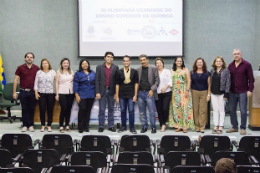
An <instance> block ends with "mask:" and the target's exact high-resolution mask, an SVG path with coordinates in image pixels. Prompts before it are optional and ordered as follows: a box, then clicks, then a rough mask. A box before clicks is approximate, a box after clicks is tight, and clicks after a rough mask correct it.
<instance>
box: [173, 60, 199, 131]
mask: <svg viewBox="0 0 260 173" xmlns="http://www.w3.org/2000/svg"><path fill="white" fill-rule="evenodd" d="M171 74H172V84H173V85H172V99H171V102H170V110H169V127H175V128H177V129H176V132H179V131H181V130H183V133H187V131H188V128H190V129H192V130H194V120H193V110H192V98H191V93H190V83H191V78H190V72H189V70H188V69H187V68H185V65H184V61H183V59H182V57H177V58H176V59H175V61H174V63H173V68H172V70H171Z"/></svg>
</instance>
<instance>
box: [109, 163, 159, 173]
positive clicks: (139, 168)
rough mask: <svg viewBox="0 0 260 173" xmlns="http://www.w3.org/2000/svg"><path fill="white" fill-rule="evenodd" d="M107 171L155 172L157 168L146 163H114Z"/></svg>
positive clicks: (120, 172) (114, 172)
mask: <svg viewBox="0 0 260 173" xmlns="http://www.w3.org/2000/svg"><path fill="white" fill-rule="evenodd" d="M109 173H157V170H156V168H154V167H153V166H151V165H146V164H139V165H133V164H116V165H114V166H112V168H111V169H109Z"/></svg>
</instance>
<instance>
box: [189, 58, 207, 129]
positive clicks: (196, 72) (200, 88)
mask: <svg viewBox="0 0 260 173" xmlns="http://www.w3.org/2000/svg"><path fill="white" fill-rule="evenodd" d="M191 91H192V103H193V114H194V122H195V130H196V132H201V133H204V129H205V126H206V123H207V115H208V101H209V100H210V72H209V71H208V70H207V65H206V62H205V61H204V59H203V58H197V59H196V60H195V62H194V64H193V70H192V71H191Z"/></svg>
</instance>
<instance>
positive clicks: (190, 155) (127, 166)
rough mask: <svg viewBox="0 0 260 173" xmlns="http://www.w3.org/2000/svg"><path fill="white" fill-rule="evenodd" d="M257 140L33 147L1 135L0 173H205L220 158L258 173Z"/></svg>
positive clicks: (27, 140) (68, 142)
mask: <svg viewBox="0 0 260 173" xmlns="http://www.w3.org/2000/svg"><path fill="white" fill-rule="evenodd" d="M259 139H260V136H245V137H243V138H241V140H240V141H239V144H237V142H236V141H230V139H229V137H227V136H212V135H205V136H203V137H202V138H201V139H200V140H195V141H192V140H190V138H189V137H188V136H184V135H165V136H163V137H162V138H161V139H160V140H155V141H154V140H150V138H149V137H148V136H146V135H124V136H122V137H121V139H120V140H118V141H117V140H111V139H110V138H109V137H108V136H104V135H85V136H83V137H82V139H81V140H73V139H72V137H71V136H70V135H68V134H46V135H44V136H43V139H41V140H40V139H37V140H35V141H34V142H33V141H32V139H31V137H30V135H28V134H4V135H3V136H2V139H1V149H0V167H1V170H0V173H1V172H2V171H6V170H8V169H13V170H18V171H19V170H20V169H19V168H18V166H19V167H21V168H24V167H29V168H31V169H32V170H33V171H34V172H35V173H41V172H44V171H45V172H54V171H55V170H56V169H64V170H65V169H68V170H69V169H75V171H74V172H75V173H77V172H79V173H81V172H85V171H77V170H78V169H80V170H81V169H90V168H89V167H91V169H93V171H94V172H103V173H107V172H112V173H117V171H118V170H121V169H122V171H121V172H120V173H124V172H127V173H128V172H129V173H130V172H131V173H135V172H142V173H144V172H145V173H149V172H154V171H155V172H159V173H166V172H171V173H173V172H176V171H177V172H183V171H184V170H183V171H178V169H187V171H188V172H189V170H190V171H191V172H196V170H197V169H198V170H200V169H202V170H204V171H202V170H201V171H199V172H201V173H202V172H207V173H209V172H210V169H212V170H213V171H214V169H213V168H214V166H215V165H216V162H217V161H218V160H219V159H221V158H231V159H232V160H234V162H235V163H236V165H243V166H241V168H240V167H239V169H243V168H245V167H246V166H247V167H250V168H252V169H255V170H258V169H259V167H258V166H259V162H258V161H259V158H260V148H259ZM37 146H38V147H37ZM36 148H37V149H36ZM233 150H234V151H233ZM80 165H81V166H80ZM82 165H85V166H82ZM86 165H87V166H89V167H87V166H86ZM181 166H182V167H185V168H182V167H181ZM188 166H192V167H188ZM194 166H195V167H194ZM151 168H152V169H151ZM144 169H145V170H146V169H147V170H146V171H144ZM245 169H249V168H245ZM123 170H124V171H123ZM93 171H92V172H93ZM9 172H10V173H11V172H12V171H9ZM61 172H66V171H61ZM72 172H73V171H72ZM87 172H91V171H87ZM184 172H185V171H184ZM14 173H15V171H14ZM244 173H246V172H244Z"/></svg>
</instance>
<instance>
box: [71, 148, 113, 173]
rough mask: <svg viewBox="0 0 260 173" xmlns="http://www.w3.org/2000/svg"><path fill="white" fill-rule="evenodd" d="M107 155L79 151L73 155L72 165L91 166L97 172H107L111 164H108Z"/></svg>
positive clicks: (98, 152) (97, 152)
mask: <svg viewBox="0 0 260 173" xmlns="http://www.w3.org/2000/svg"><path fill="white" fill-rule="evenodd" d="M107 161H108V160H107V158H106V155H105V154H104V153H103V152H100V151H78V152H75V153H73V154H72V155H71V158H70V161H69V163H70V165H73V166H74V165H87V166H91V167H92V168H93V169H94V170H95V172H97V171H98V170H102V172H107V171H108V168H109V165H110V162H107Z"/></svg>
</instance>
